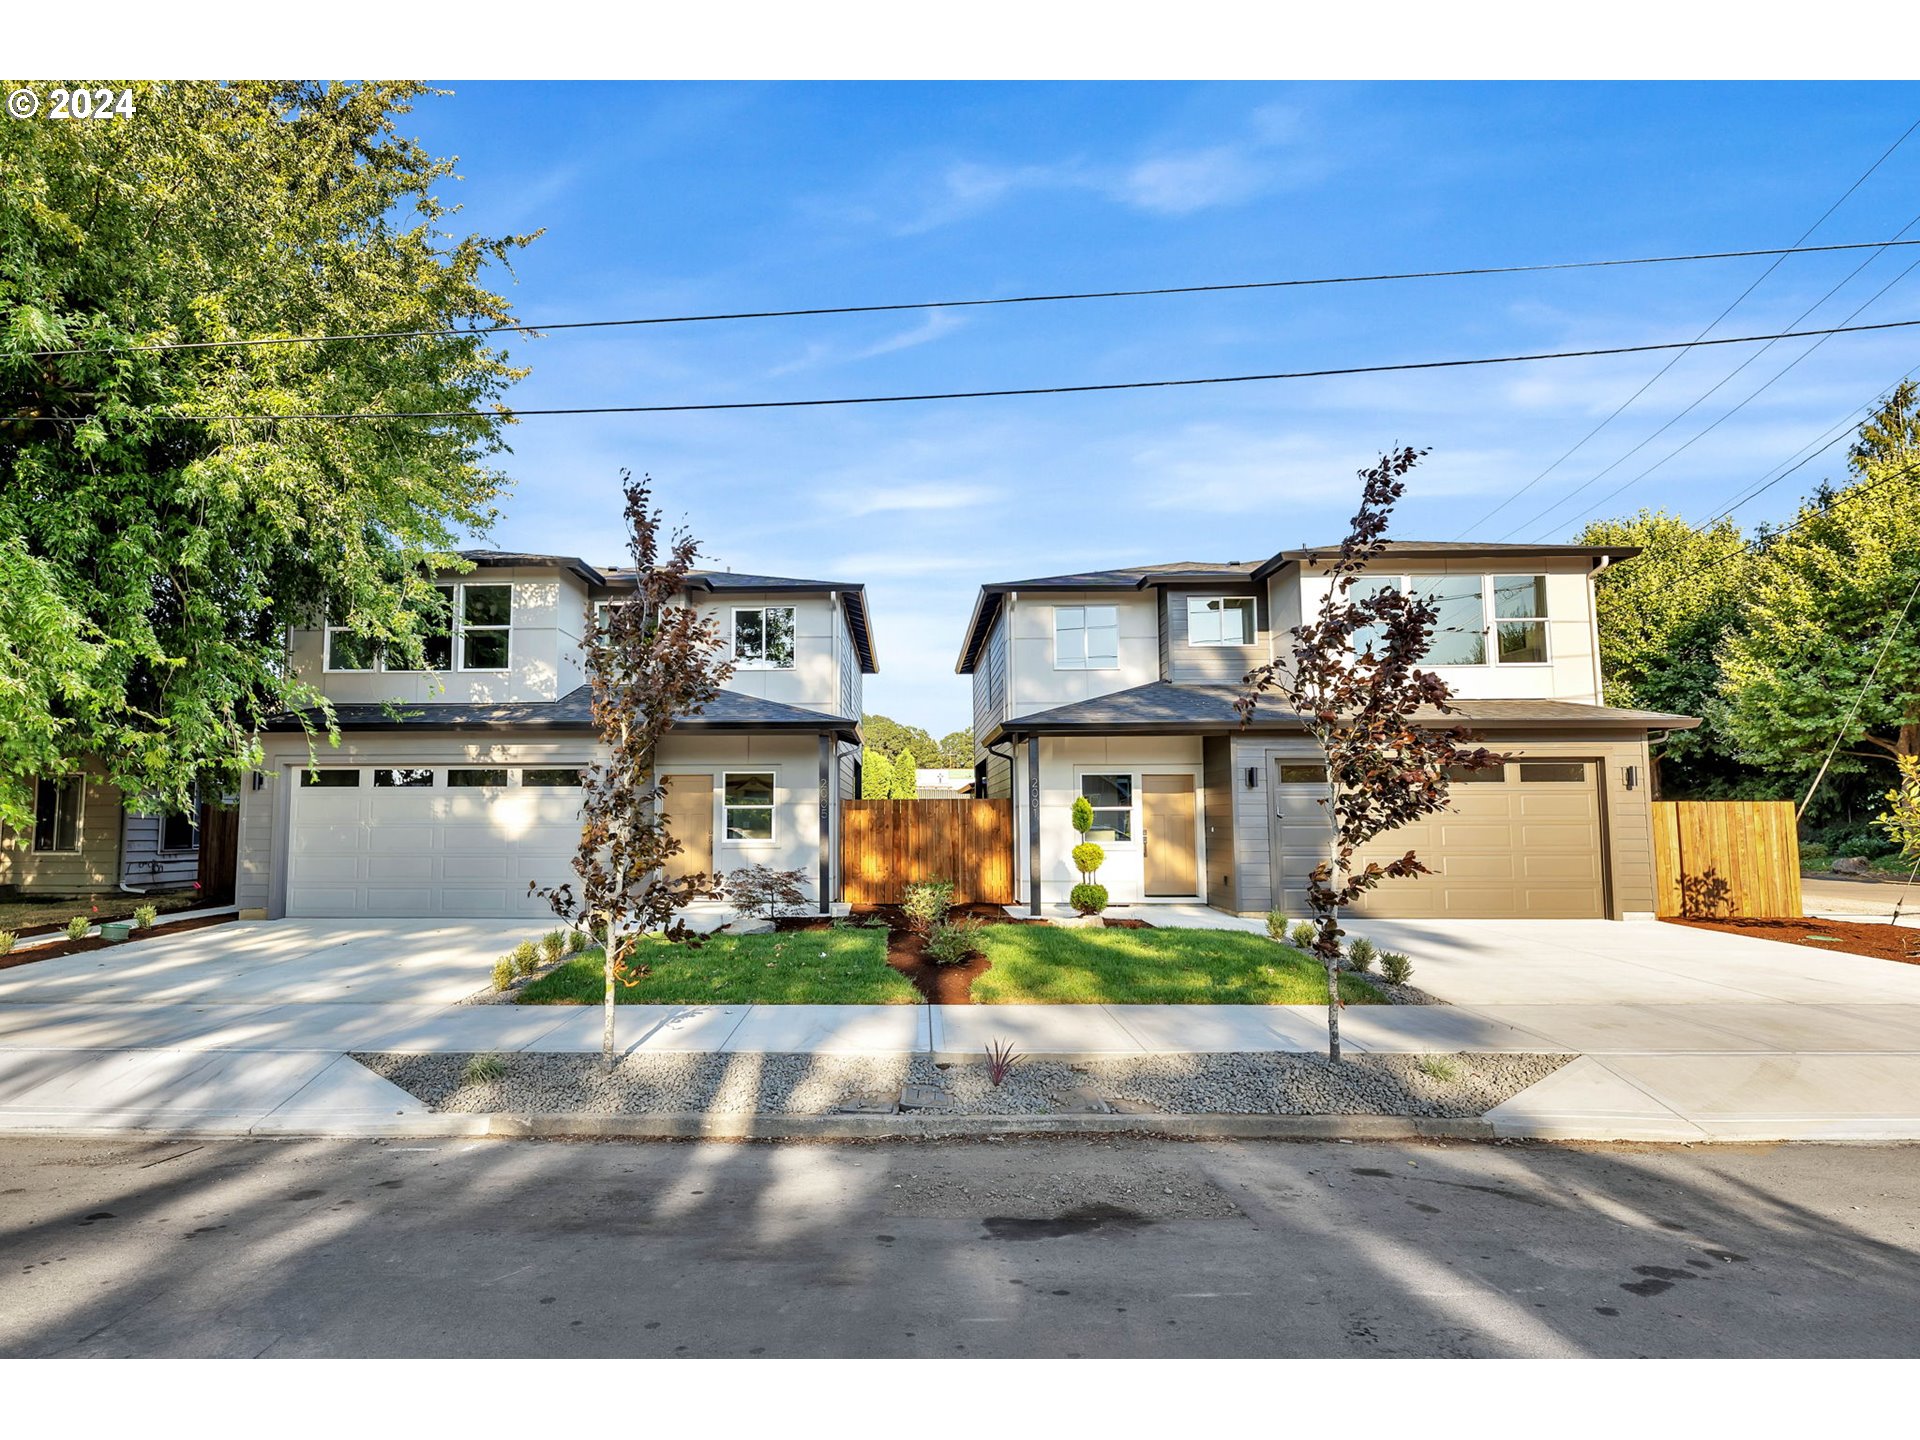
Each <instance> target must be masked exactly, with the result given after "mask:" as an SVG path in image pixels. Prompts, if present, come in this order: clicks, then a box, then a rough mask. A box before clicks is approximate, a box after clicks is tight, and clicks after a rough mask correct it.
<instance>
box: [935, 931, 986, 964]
mask: <svg viewBox="0 0 1920 1440" xmlns="http://www.w3.org/2000/svg"><path fill="white" fill-rule="evenodd" d="M986 928H987V922H986V921H984V920H952V921H946V922H943V923H941V924H939V925H935V926H934V927H933V930H932V932H931V933H930V934H929V935H928V936H927V944H926V956H927V958H928V959H929V960H931V961H933V963H934V964H936V965H959V964H962V963H963V962H965V960H966V959H967V957H968V956H970V955H974V954H977V953H978V952H979V949H980V932H981V931H982V930H984V929H986Z"/></svg>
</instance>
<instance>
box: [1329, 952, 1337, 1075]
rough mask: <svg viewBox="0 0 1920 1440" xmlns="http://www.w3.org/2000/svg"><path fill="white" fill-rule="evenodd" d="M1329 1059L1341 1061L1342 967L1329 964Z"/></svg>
mask: <svg viewBox="0 0 1920 1440" xmlns="http://www.w3.org/2000/svg"><path fill="white" fill-rule="evenodd" d="M1327 1059H1329V1060H1331V1061H1332V1062H1333V1063H1334V1064H1335V1065H1338V1064H1339V1063H1340V967H1339V966H1337V965H1333V964H1327Z"/></svg>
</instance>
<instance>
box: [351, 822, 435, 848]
mask: <svg viewBox="0 0 1920 1440" xmlns="http://www.w3.org/2000/svg"><path fill="white" fill-rule="evenodd" d="M439 839H440V836H439V832H438V831H437V830H435V829H434V827H433V826H431V825H393V824H381V823H379V822H375V823H374V824H373V825H371V826H370V827H369V828H368V830H367V851H368V853H369V854H373V855H380V856H391V855H420V854H425V853H427V852H430V851H432V850H435V849H437V848H439Z"/></svg>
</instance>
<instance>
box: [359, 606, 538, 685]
mask: <svg viewBox="0 0 1920 1440" xmlns="http://www.w3.org/2000/svg"><path fill="white" fill-rule="evenodd" d="M415 613H416V618H415V621H414V633H415V634H417V635H418V636H419V637H420V663H419V664H418V665H410V664H408V663H407V662H406V661H404V660H402V659H401V658H400V657H399V656H397V655H395V654H392V653H390V652H389V651H388V649H387V647H386V646H385V645H383V644H382V643H381V642H380V641H378V640H376V639H374V637H373V636H371V635H356V634H355V633H354V632H353V630H352V629H351V628H350V627H349V626H348V625H347V623H346V618H345V616H344V615H342V614H341V613H340V612H339V609H338V607H337V606H336V607H332V608H330V609H329V610H328V612H327V628H326V659H325V665H326V668H327V669H329V670H387V671H393V672H396V673H402V674H404V673H408V672H416V671H433V670H451V669H452V668H453V652H454V643H455V638H456V635H457V634H458V633H459V632H460V631H461V630H462V629H464V630H465V631H466V632H469V633H471V634H472V635H473V636H474V637H475V640H474V641H472V642H466V648H465V650H464V651H463V652H462V655H463V658H462V660H461V665H460V668H461V669H463V670H504V669H506V668H507V652H508V638H507V637H508V629H507V626H508V623H509V621H510V620H511V618H512V615H513V587H512V586H511V585H461V586H457V587H456V586H453V585H436V586H434V587H433V593H432V595H431V597H430V598H428V599H424V600H422V601H421V602H420V603H419V604H418V605H417V606H416V607H415ZM496 615H497V616H498V617H499V619H498V622H497V623H495V622H494V621H493V619H492V617H494V616H496ZM461 616H464V617H465V619H464V625H463V626H457V625H456V623H455V621H456V618H458V617H461ZM482 617H485V618H482Z"/></svg>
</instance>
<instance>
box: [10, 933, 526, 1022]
mask: <svg viewBox="0 0 1920 1440" xmlns="http://www.w3.org/2000/svg"><path fill="white" fill-rule="evenodd" d="M541 933H542V927H541V925H540V924H539V922H538V921H536V920H473V921H457V922H450V921H438V920H266V921H244V920H243V921H237V922H235V923H233V924H230V925H215V926H210V927H208V928H206V929H202V930H188V931H185V932H183V933H181V934H178V935H157V936H155V937H154V938H152V939H150V940H142V941H140V942H138V943H137V944H132V945H126V946H116V947H114V948H112V949H106V950H92V951H86V952H83V953H81V954H78V955H64V956H61V957H59V958H57V959H53V960H41V961H37V962H36V963H34V964H31V965H21V966H17V967H15V968H13V969H11V970H0V1005H50V1004H61V1003H71V1002H77V1003H87V1004H105V1005H169V1004H188V1003H195V1002H199V1003H213V1004H221V1005H277V1004H293V1003H297V1004H325V1003H329V1002H331V1003H342V1002H344V1003H349V1004H358V1005H375V1004H401V1005H451V1004H454V1003H456V1002H458V1001H460V1000H464V999H466V998H467V997H468V996H469V995H472V994H475V993H476V992H478V991H481V990H484V989H485V988H486V987H487V985H488V983H489V981H490V978H491V972H492V970H493V962H494V961H495V960H497V959H499V958H500V955H501V954H502V953H503V952H504V951H507V950H510V949H512V948H513V947H514V946H515V945H516V944H518V943H519V942H520V941H522V940H529V939H534V938H536V937H538V936H539V935H540V934H541Z"/></svg>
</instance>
